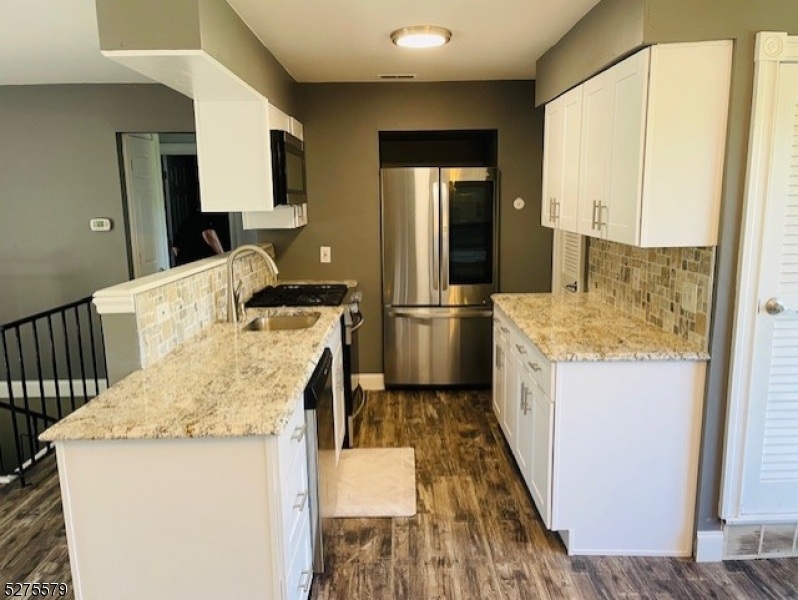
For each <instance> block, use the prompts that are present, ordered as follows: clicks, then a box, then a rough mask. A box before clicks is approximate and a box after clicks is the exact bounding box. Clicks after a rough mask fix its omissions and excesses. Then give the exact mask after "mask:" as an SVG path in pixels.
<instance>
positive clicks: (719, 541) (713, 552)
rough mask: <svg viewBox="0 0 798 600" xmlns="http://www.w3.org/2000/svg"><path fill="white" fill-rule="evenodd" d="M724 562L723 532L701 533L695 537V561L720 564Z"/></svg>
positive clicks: (719, 530)
mask: <svg viewBox="0 0 798 600" xmlns="http://www.w3.org/2000/svg"><path fill="white" fill-rule="evenodd" d="M722 560H723V530H721V529H718V530H713V531H699V532H697V533H696V536H695V561H696V562H700V563H704V562H720V561H722Z"/></svg>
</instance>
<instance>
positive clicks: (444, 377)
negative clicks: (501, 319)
mask: <svg viewBox="0 0 798 600" xmlns="http://www.w3.org/2000/svg"><path fill="white" fill-rule="evenodd" d="M492 314H493V311H492V309H491V308H487V307H462V308H434V307H433V308H398V307H388V308H386V309H385V315H384V316H385V356H384V359H385V384H386V385H488V384H490V380H491V351H492V345H491V335H492V333H491V323H492V321H491V316H492Z"/></svg>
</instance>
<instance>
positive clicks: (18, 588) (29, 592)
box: [5, 582, 69, 598]
mask: <svg viewBox="0 0 798 600" xmlns="http://www.w3.org/2000/svg"><path fill="white" fill-rule="evenodd" d="M68 591H69V586H67V584H66V583H38V582H36V583H29V582H26V583H7V584H6V587H5V596H6V597H11V598H25V597H28V598H59V597H61V598H62V597H64V596H66V595H67V592H68Z"/></svg>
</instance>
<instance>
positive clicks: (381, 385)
mask: <svg viewBox="0 0 798 600" xmlns="http://www.w3.org/2000/svg"><path fill="white" fill-rule="evenodd" d="M356 377H357V382H358V383H359V384H360V387H362V388H363V389H364V390H367V391H372V392H378V391H381V390H384V389H385V375H384V374H382V373H358V374H357V375H356Z"/></svg>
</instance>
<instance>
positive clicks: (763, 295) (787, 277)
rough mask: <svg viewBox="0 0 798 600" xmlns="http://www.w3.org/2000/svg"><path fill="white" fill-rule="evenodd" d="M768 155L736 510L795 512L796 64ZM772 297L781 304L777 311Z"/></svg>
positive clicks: (782, 90) (784, 70)
mask: <svg viewBox="0 0 798 600" xmlns="http://www.w3.org/2000/svg"><path fill="white" fill-rule="evenodd" d="M772 157H773V161H772V163H771V171H770V177H769V182H770V183H769V189H768V194H767V207H766V210H765V224H764V231H763V236H762V239H763V240H764V243H763V244H762V248H761V260H760V271H759V285H758V299H759V302H758V307H757V308H758V313H757V316H756V318H755V321H754V336H753V337H754V346H753V356H752V358H753V360H752V364H751V369H752V372H751V378H750V388H749V404H748V406H749V414H748V427H747V433H746V443H745V454H744V464H743V489H742V497H741V506H740V508H741V514H742V515H780V514H783V515H788V514H795V513H798V64H785V65H782V67H781V69H780V72H779V85H778V96H777V101H776V117H775V121H774V131H773V148H772ZM771 299H773V300H771ZM769 300H771V311H768V310H767V308H768V307H767V303H768V301H769ZM776 301H778V305H780V306H781V307H783V310H781V311H780V312H778V310H779V306H776V305H775V304H776ZM774 307H775V310H774Z"/></svg>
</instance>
